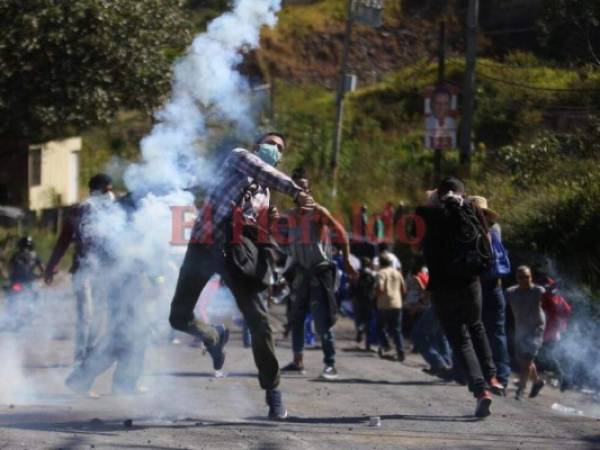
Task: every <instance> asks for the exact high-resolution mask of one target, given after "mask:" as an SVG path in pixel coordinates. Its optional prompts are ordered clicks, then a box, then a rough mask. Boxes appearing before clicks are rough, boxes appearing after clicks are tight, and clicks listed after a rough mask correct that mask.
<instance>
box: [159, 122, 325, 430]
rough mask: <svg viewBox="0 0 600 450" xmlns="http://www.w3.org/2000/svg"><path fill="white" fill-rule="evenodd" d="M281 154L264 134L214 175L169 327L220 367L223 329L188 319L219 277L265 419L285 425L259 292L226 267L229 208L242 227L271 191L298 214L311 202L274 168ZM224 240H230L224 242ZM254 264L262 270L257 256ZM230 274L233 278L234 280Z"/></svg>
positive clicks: (277, 142)
mask: <svg viewBox="0 0 600 450" xmlns="http://www.w3.org/2000/svg"><path fill="white" fill-rule="evenodd" d="M285 148H286V141H285V137H284V136H283V135H281V134H279V133H275V132H269V133H267V134H265V135H263V136H262V137H261V138H260V139H258V140H257V142H256V144H255V146H254V147H253V149H252V151H248V150H245V149H242V148H236V149H234V150H233V151H232V152H231V153H230V154H229V155H228V156H227V157H226V159H225V160H224V161H223V164H222V166H221V168H220V170H219V172H218V173H217V174H216V175H215V183H214V185H213V186H212V188H211V189H210V191H209V192H208V194H207V197H206V199H205V202H204V206H203V207H202V208H201V211H200V212H199V215H198V218H197V220H196V223H195V225H194V228H193V230H192V239H191V240H190V243H189V245H188V248H187V252H186V255H185V258H184V260H183V264H182V266H181V269H180V272H179V278H178V280H177V287H176V289H175V294H174V296H173V301H172V302H171V312H170V316H169V322H170V323H171V326H172V327H173V328H175V329H177V330H179V331H183V332H185V333H189V334H191V335H194V336H198V337H200V338H201V339H202V341H203V342H204V345H205V347H206V349H207V351H208V353H209V354H210V356H211V357H212V360H213V367H214V369H215V370H217V371H218V370H221V369H222V367H223V364H224V362H225V352H224V347H225V344H226V343H227V340H228V336H229V332H228V330H227V329H226V328H225V327H224V326H217V327H215V326H211V325H209V324H207V323H206V322H204V321H202V320H199V319H196V318H195V317H194V307H195V305H196V302H197V301H198V297H199V295H200V293H201V292H202V290H203V289H204V286H205V285H206V283H207V282H208V280H209V279H210V278H211V277H212V276H213V274H215V273H219V274H220V275H221V277H222V278H223V280H224V282H225V284H226V285H227V286H228V287H229V289H230V290H231V292H232V294H233V296H234V297H235V299H236V303H237V305H238V307H239V308H240V310H241V312H242V315H243V317H244V320H245V321H246V322H247V324H248V326H249V328H250V333H251V335H252V352H253V354H254V361H255V363H256V366H257V367H258V379H259V383H260V386H261V388H262V389H264V390H265V391H266V402H267V405H268V407H269V413H268V414H269V417H270V418H271V419H285V418H286V417H287V410H286V409H285V407H284V405H283V399H282V395H281V391H279V390H278V389H277V388H278V386H279V364H278V363H277V357H276V356H275V344H274V342H273V332H272V329H271V326H270V323H269V313H268V309H267V305H266V303H265V302H264V299H263V298H261V296H260V295H259V294H260V293H261V292H262V291H263V290H264V289H265V288H264V287H262V288H261V287H259V286H258V283H252V284H256V285H252V286H251V285H250V284H249V283H247V282H246V279H245V278H243V277H241V276H239V271H238V270H235V268H234V267H233V266H232V264H231V261H232V259H231V257H232V254H233V252H234V251H235V250H236V248H235V245H236V244H235V239H233V238H234V237H235V236H233V234H232V233H233V232H232V229H233V228H234V224H233V223H232V222H233V219H234V216H233V206H235V207H237V208H239V209H241V211H242V216H243V220H244V221H245V222H246V223H253V222H254V223H255V222H256V221H257V220H258V218H259V214H261V213H262V212H264V211H266V210H267V209H268V207H269V200H270V191H269V189H275V190H277V191H280V192H283V193H285V194H287V195H289V196H290V197H293V199H294V201H295V202H296V204H297V205H298V206H299V207H301V208H307V209H310V208H312V207H313V205H314V201H313V199H312V197H311V196H310V195H308V194H307V193H305V192H304V191H303V190H302V188H301V187H299V186H298V185H297V184H296V183H294V182H293V181H292V179H291V178H290V177H288V176H287V175H285V174H284V173H282V172H280V171H279V170H277V169H276V168H275V166H277V164H278V163H279V161H280V160H281V158H282V156H283V154H284V152H285ZM228 235H229V236H230V239H228ZM257 264H261V265H265V264H266V256H265V255H264V254H262V252H261V253H260V256H258V259H257ZM234 274H235V275H234Z"/></svg>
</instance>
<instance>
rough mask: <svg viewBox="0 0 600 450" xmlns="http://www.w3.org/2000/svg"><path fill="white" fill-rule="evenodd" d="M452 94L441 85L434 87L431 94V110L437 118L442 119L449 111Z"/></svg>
mask: <svg viewBox="0 0 600 450" xmlns="http://www.w3.org/2000/svg"><path fill="white" fill-rule="evenodd" d="M451 99H452V96H451V95H450V92H448V91H447V90H446V89H445V88H443V87H438V88H436V90H435V91H433V94H432V96H431V112H432V113H433V115H434V116H435V118H436V119H438V120H444V119H445V118H446V117H447V116H448V113H449V112H450V101H451Z"/></svg>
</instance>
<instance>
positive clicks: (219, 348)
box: [206, 325, 229, 370]
mask: <svg viewBox="0 0 600 450" xmlns="http://www.w3.org/2000/svg"><path fill="white" fill-rule="evenodd" d="M215 330H216V331H217V333H218V334H219V339H218V341H217V343H216V344H214V345H212V346H211V347H207V348H206V351H207V352H208V353H209V354H210V356H211V357H212V360H213V368H214V369H215V370H221V369H222V368H223V364H225V352H224V351H223V349H224V348H225V344H227V341H229V329H227V327H226V326H225V325H217V326H216V327H215Z"/></svg>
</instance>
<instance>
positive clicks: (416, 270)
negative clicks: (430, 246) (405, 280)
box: [410, 260, 425, 275]
mask: <svg viewBox="0 0 600 450" xmlns="http://www.w3.org/2000/svg"><path fill="white" fill-rule="evenodd" d="M423 267H425V261H423V260H418V261H416V262H415V263H414V265H413V266H412V269H411V271H410V273H411V275H417V274H418V273H419V272H421V271H422V270H423Z"/></svg>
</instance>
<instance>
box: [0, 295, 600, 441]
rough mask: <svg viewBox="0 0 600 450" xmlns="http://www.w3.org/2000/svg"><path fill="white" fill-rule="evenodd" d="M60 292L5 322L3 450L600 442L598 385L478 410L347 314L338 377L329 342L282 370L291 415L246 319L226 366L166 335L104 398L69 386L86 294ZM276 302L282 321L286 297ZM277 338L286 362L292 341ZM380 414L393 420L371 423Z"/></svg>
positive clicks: (104, 388)
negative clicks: (325, 371) (327, 376)
mask: <svg viewBox="0 0 600 450" xmlns="http://www.w3.org/2000/svg"><path fill="white" fill-rule="evenodd" d="M60 289H64V292H62V291H61V290H60ZM61 292H62V293H63V294H64V295H63V297H64V300H62V301H59V302H55V303H56V304H55V305H53V307H52V312H48V313H45V314H43V315H42V317H39V316H38V317H37V319H36V320H35V321H34V323H33V324H32V325H30V326H29V327H28V328H27V329H26V330H24V331H22V332H21V333H18V334H15V333H1V334H0V356H1V358H2V359H0V449H30V450H31V449H93V448H95V449H148V450H152V449H269V450H276V449H301V450H303V449H306V450H308V449H330V448H336V449H363V448H364V449H413V448H414V449H523V450H524V449H535V450H539V449H563V450H570V449H600V419H599V418H597V417H600V415H598V412H599V411H600V407H599V405H598V404H597V403H594V400H593V397H592V396H591V395H587V396H586V395H583V394H580V393H573V392H568V393H564V394H563V393H560V392H558V391H557V390H556V389H554V388H551V387H548V388H545V389H544V390H543V391H542V393H541V395H540V397H538V398H536V399H533V400H526V401H523V402H518V401H516V400H514V398H513V396H514V390H513V391H511V392H510V394H509V396H508V397H506V398H495V399H494V403H493V406H492V410H493V415H492V416H491V417H490V418H488V419H486V420H476V419H475V418H474V417H473V415H472V414H473V410H474V404H475V402H474V399H473V398H472V397H471V396H470V395H469V394H468V392H467V390H466V388H465V387H462V386H459V385H456V384H453V383H444V382H441V381H438V380H436V379H433V378H432V377H429V376H428V375H426V374H424V373H423V372H422V370H421V369H422V368H424V367H425V364H424V363H423V361H422V360H421V359H420V357H418V356H417V355H409V357H408V360H407V361H406V362H405V363H403V364H401V363H398V362H394V361H389V360H382V359H379V358H378V357H377V355H376V354H374V353H366V352H363V351H359V350H358V349H357V348H356V344H355V343H354V342H353V341H352V339H351V338H352V336H353V334H352V324H351V322H350V321H349V320H348V319H342V320H341V321H340V322H339V323H338V325H337V326H336V331H337V338H338V340H337V348H338V354H337V368H338V371H339V373H340V378H339V379H338V380H336V381H331V382H326V381H321V380H319V378H318V375H319V373H320V371H321V369H322V363H321V359H322V354H321V352H320V351H319V350H311V351H307V352H306V357H305V359H306V366H307V372H306V375H303V376H300V375H298V376H284V377H283V379H282V383H281V389H282V391H283V393H284V400H285V403H286V406H287V408H288V410H289V414H290V418H289V420H287V421H285V422H271V421H269V420H267V419H266V412H267V410H266V406H265V403H264V394H263V392H262V391H261V390H260V389H259V387H258V382H257V379H256V369H255V366H254V362H253V359H252V353H251V351H250V350H248V349H244V348H243V346H242V342H241V335H240V332H239V330H238V329H237V328H234V329H233V332H232V337H231V341H230V344H229V345H228V347H227V361H226V365H225V369H226V371H227V372H228V376H227V377H226V378H214V377H213V373H212V370H211V362H210V359H209V357H208V356H206V355H205V356H203V355H202V352H201V350H200V349H198V348H194V347H190V346H189V345H188V344H189V339H188V338H187V337H185V338H182V343H181V344H180V345H172V344H170V343H168V342H167V339H166V337H165V338H164V339H161V340H159V341H158V342H156V343H155V344H154V345H152V346H151V347H150V348H149V349H148V352H147V359H146V369H145V374H144V377H143V380H142V384H143V385H144V386H145V387H147V388H148V392H146V393H144V394H140V395H136V396H126V397H116V396H113V395H111V394H110V375H111V372H110V371H109V372H108V373H106V374H104V375H103V376H102V377H101V378H99V379H98V381H97V383H96V385H95V388H94V389H95V391H97V392H98V393H99V394H100V395H101V397H100V398H99V399H90V398H81V397H76V396H74V395H73V394H72V393H70V392H69V391H68V389H67V388H65V386H64V384H63V382H64V378H65V377H66V375H67V373H68V371H69V365H70V363H71V360H72V352H73V344H72V335H73V326H74V325H73V319H72V310H73V299H72V297H71V295H70V294H69V291H68V289H67V288H66V287H65V288H59V289H57V290H55V292H54V293H55V294H56V295H58V296H59V297H60V296H61ZM274 313H275V314H274V315H275V318H274V327H275V328H276V329H279V330H281V319H280V317H281V316H282V309H281V308H280V307H275V308H274ZM50 316H51V317H53V319H52V320H51V321H49V320H47V317H50ZM49 322H52V323H51V324H50V323H49ZM277 337H278V357H279V360H280V363H282V364H285V363H287V362H288V361H289V360H290V358H291V350H290V344H289V342H287V341H285V340H283V338H282V336H281V333H280V332H278V333H277ZM555 404H560V405H562V406H561V407H571V408H574V411H570V412H569V411H568V410H567V411H566V412H565V411H563V412H562V413H561V412H560V411H557V410H556V409H557V408H560V407H558V406H556V405H555ZM553 405H555V407H554V409H553ZM373 416H378V417H380V419H381V426H380V427H376V426H371V425H370V424H369V418H370V417H373Z"/></svg>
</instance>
